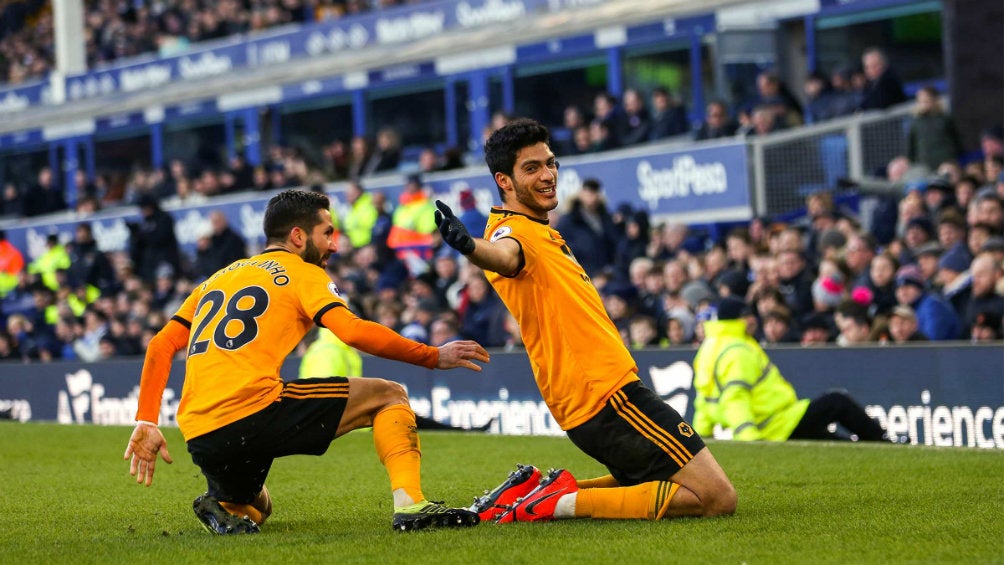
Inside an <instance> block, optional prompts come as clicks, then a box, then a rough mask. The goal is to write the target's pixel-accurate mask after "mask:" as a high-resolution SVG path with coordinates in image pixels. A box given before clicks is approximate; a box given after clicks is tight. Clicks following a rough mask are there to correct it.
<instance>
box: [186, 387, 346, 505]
mask: <svg viewBox="0 0 1004 565" xmlns="http://www.w3.org/2000/svg"><path fill="white" fill-rule="evenodd" d="M348 398H349V380H348V379H347V378H345V377H330V378H321V379H298V380H295V381H290V382H287V383H286V384H285V386H284V387H283V391H282V394H281V396H280V397H279V400H277V401H276V402H273V403H272V404H270V405H269V406H267V407H266V408H264V409H263V410H261V411H259V412H257V413H255V414H252V415H250V416H248V417H246V418H242V419H240V420H237V421H236V422H234V423H232V424H228V425H226V426H223V427H222V428H219V429H217V430H214V431H212V432H209V433H208V434H203V435H201V436H199V437H195V438H192V439H190V440H189V441H188V452H189V453H191V454H192V462H194V463H195V464H196V465H198V466H199V468H200V469H202V474H203V475H205V476H206V482H207V483H208V486H209V488H208V494H209V495H210V496H213V497H215V498H216V499H217V500H221V501H224V502H233V503H237V504H250V503H251V502H252V501H253V500H254V498H255V497H256V496H257V495H258V493H259V492H260V491H261V488H262V485H264V484H265V478H266V477H267V476H268V471H269V469H270V468H271V467H272V460H274V459H275V458H276V457H283V456H286V455H321V454H323V453H324V452H325V451H327V449H328V446H329V445H330V444H331V441H332V440H334V439H335V433H336V432H337V431H338V424H339V422H341V419H342V414H343V413H344V412H345V405H346V403H347V402H348Z"/></svg>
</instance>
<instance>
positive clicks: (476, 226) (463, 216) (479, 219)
mask: <svg viewBox="0 0 1004 565" xmlns="http://www.w3.org/2000/svg"><path fill="white" fill-rule="evenodd" d="M460 209H461V210H463V211H462V212H460V221H461V222H463V223H464V227H466V228H467V231H469V232H471V233H474V234H483V233H485V226H487V225H488V216H485V215H484V214H483V213H482V212H481V210H478V201H477V198H476V197H475V196H474V191H473V190H471V189H470V188H465V189H463V190H461V191H460Z"/></svg>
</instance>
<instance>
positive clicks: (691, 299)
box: [680, 281, 715, 312]
mask: <svg viewBox="0 0 1004 565" xmlns="http://www.w3.org/2000/svg"><path fill="white" fill-rule="evenodd" d="M680 298H682V299H684V300H686V301H687V304H689V305H690V308H691V309H692V310H693V311H694V312H697V311H698V310H700V306H701V303H709V302H711V301H712V300H714V299H715V293H713V292H711V289H710V288H708V285H706V284H704V281H690V282H688V283H686V284H684V285H683V287H682V288H681V289H680Z"/></svg>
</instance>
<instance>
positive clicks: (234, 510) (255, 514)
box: [220, 502, 265, 526]
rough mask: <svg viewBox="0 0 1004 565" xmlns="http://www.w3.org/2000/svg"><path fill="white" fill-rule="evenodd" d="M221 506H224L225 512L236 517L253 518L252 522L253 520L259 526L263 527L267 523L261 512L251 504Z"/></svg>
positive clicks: (221, 504) (229, 503)
mask: <svg viewBox="0 0 1004 565" xmlns="http://www.w3.org/2000/svg"><path fill="white" fill-rule="evenodd" d="M220 506H222V507H223V509H224V510H226V511H227V512H229V513H231V514H233V515H234V516H238V517H241V518H243V517H244V516H247V517H248V518H251V520H253V521H254V523H255V524H258V525H259V526H260V525H262V523H263V522H265V518H263V517H262V515H261V512H260V511H259V510H258V509H257V508H255V507H254V506H251V505H250V504H236V503H233V502H220Z"/></svg>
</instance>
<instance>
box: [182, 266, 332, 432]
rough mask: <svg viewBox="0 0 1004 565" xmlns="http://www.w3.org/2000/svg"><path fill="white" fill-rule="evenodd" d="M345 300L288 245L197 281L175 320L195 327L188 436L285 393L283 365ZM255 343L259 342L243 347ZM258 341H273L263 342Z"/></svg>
mask: <svg viewBox="0 0 1004 565" xmlns="http://www.w3.org/2000/svg"><path fill="white" fill-rule="evenodd" d="M340 307H341V308H344V307H345V301H344V300H342V299H341V298H340V297H339V296H338V293H337V289H336V288H335V284H334V283H332V282H331V279H330V278H328V276H327V274H326V273H325V272H324V271H323V270H322V269H318V268H317V266H316V265H311V264H309V263H306V262H304V261H303V260H302V259H300V257H298V256H297V255H294V254H292V253H289V252H287V251H283V250H272V251H266V252H265V253H262V254H260V255H256V256H254V257H251V258H249V259H242V260H240V261H236V262H234V263H232V264H231V265H229V266H227V267H224V268H223V269H221V270H219V271H218V272H217V273H216V274H214V275H213V276H212V277H210V278H209V279H208V280H207V281H206V282H204V283H202V284H201V285H199V286H198V287H197V288H196V289H195V290H194V291H193V292H192V294H191V295H190V296H189V297H188V299H187V300H185V302H184V304H182V306H181V308H180V309H179V310H178V313H177V314H176V315H175V316H174V319H175V320H177V321H179V322H181V323H182V324H185V325H188V326H189V327H190V328H191V332H192V333H191V336H190V337H189V343H188V350H187V351H188V361H187V365H186V374H187V375H188V377H186V379H185V386H184V390H183V391H182V396H181V404H180V406H179V407H178V425H179V427H180V428H181V430H182V433H184V435H185V438H186V439H189V438H191V437H196V436H199V435H202V434H204V433H206V432H209V431H212V430H215V429H217V428H220V427H222V426H225V425H226V424H229V423H231V422H234V421H237V420H239V419H241V418H243V417H245V416H247V415H249V414H254V413H255V412H257V411H259V410H261V409H262V408H264V407H266V406H268V405H269V404H271V403H272V402H274V401H275V400H276V399H277V398H278V397H279V394H280V393H281V392H282V379H281V378H280V376H279V367H280V366H281V365H282V362H283V360H284V359H285V358H286V356H287V355H289V353H290V352H291V351H292V350H293V348H295V347H296V345H297V344H298V343H299V342H300V340H301V339H302V338H303V336H304V335H306V333H307V331H309V330H310V327H311V325H312V323H311V321H313V322H314V323H318V324H320V319H321V316H323V314H324V313H325V312H327V311H328V310H330V309H332V308H340ZM253 341H258V342H259V344H258V345H259V347H246V346H247V345H249V344H250V343H251V342H253ZM261 344H268V346H267V347H261V346H260V345H261Z"/></svg>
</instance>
